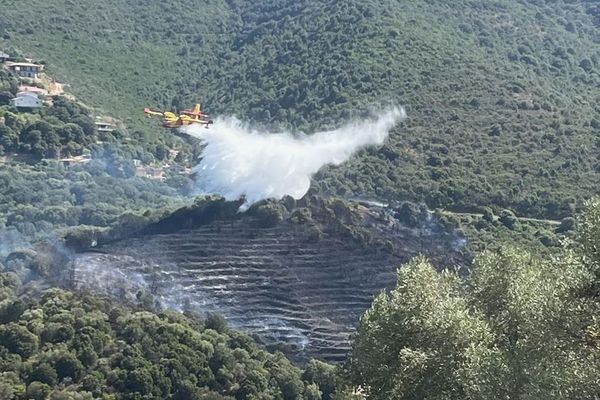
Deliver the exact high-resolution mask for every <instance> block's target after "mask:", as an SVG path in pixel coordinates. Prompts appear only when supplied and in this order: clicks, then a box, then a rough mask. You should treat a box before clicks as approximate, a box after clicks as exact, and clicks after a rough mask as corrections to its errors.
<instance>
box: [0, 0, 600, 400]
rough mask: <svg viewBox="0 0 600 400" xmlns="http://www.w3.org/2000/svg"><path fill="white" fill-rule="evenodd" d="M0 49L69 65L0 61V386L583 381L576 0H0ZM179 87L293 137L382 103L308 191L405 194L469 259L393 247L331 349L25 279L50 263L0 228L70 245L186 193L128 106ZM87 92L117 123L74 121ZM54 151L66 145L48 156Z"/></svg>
mask: <svg viewBox="0 0 600 400" xmlns="http://www.w3.org/2000/svg"><path fill="white" fill-rule="evenodd" d="M0 52H6V53H7V54H8V55H9V56H10V57H11V58H12V59H13V60H24V59H25V57H31V58H32V59H33V60H35V62H38V63H40V64H42V65H44V68H45V72H46V73H47V74H48V75H49V76H52V77H53V78H56V79H58V80H59V81H61V82H64V83H68V85H69V88H68V94H67V95H66V96H54V97H53V98H52V99H51V104H46V105H44V106H42V107H41V108H39V109H32V110H23V109H17V108H15V107H13V106H11V105H10V103H11V99H13V98H14V97H15V96H16V94H17V92H18V86H19V80H18V79H17V77H16V76H15V75H14V74H11V73H9V72H8V71H6V70H5V69H4V68H0V398H2V399H15V400H21V399H52V400H59V399H73V400H74V399H103V400H109V399H115V400H117V399H135V400H138V399H173V400H175V399H178V400H179V399H181V400H183V399H240V400H241V399H249V400H250V399H255V400H256V399H265V400H266V399H285V400H287V399H305V400H309V399H315V400H317V399H322V400H328V399H329V400H343V399H356V400H358V399H365V398H368V399H381V400H384V399H406V400H409V399H436V400H437V399H439V400H453V399H456V400H458V399H473V400H475V399H478V400H479V399H481V400H483V399H492V398H503V399H517V398H518V399H531V400H533V399H542V398H543V399H557V400H558V399H573V400H575V399H594V398H597V397H598V394H599V393H600V322H599V320H598V315H599V312H600V300H599V298H600V254H599V253H598V249H599V248H600V243H599V242H598V240H599V239H598V238H600V201H599V200H598V199H596V196H597V195H598V189H597V188H598V187H600V158H599V156H598V152H599V150H600V5H598V4H597V1H596V0H579V1H572V0H491V1H485V2H477V1H472V0H456V1H453V2H449V1H443V0H404V1H389V0H368V1H364V0H363V1H358V0H348V1H343V2H327V1H291V0H268V1H261V2H258V1H254V0H251V1H240V0H207V1H205V2H202V3H198V2H189V1H181V0H174V1H170V2H163V1H157V0H148V1H145V2H139V1H134V0H95V1H92V0H81V1H75V0H3V1H2V4H1V5H0ZM197 102H199V103H202V106H203V110H205V111H207V112H209V113H211V116H215V117H219V116H236V117H238V118H240V119H241V120H242V121H245V122H247V123H249V124H251V125H252V126H253V127H255V128H256V129H258V130H264V131H265V132H279V131H290V132H294V133H297V132H305V133H308V134H310V133H312V132H315V131H322V130H326V129H331V128H334V127H337V126H339V125H341V124H343V123H346V122H348V121H352V120H358V119H362V118H366V117H369V116H373V115H375V114H377V113H378V112H379V111H380V110H382V109H384V108H385V107H388V106H390V105H399V106H402V107H404V108H405V109H406V111H407V115H408V117H407V119H405V120H404V121H402V122H401V123H399V124H398V125H397V126H396V127H395V128H394V129H393V130H392V131H391V134H390V137H389V139H388V140H387V141H386V143H385V144H384V145H383V146H381V147H369V148H365V149H362V150H360V151H359V152H358V153H357V154H356V155H355V156H354V157H352V158H351V159H350V160H349V161H348V162H346V163H344V164H342V165H339V166H326V167H324V168H322V169H321V170H320V171H319V172H318V173H317V174H316V175H315V176H314V177H313V180H312V185H311V191H310V195H311V196H312V195H319V196H324V197H327V196H331V197H334V198H340V199H343V200H342V201H340V204H343V201H346V200H350V199H356V198H363V199H374V200H378V201H382V202H386V203H389V204H391V205H393V206H394V207H396V209H397V210H398V212H397V217H398V218H399V219H400V220H401V221H402V222H403V223H405V224H406V225H407V226H410V225H411V223H414V222H415V219H416V218H417V216H418V215H419V213H420V212H421V210H422V209H423V208H424V207H428V208H429V209H431V210H435V213H434V216H435V218H436V220H437V221H439V222H440V223H441V224H442V225H443V226H445V227H446V228H447V229H449V230H456V229H458V230H459V231H460V232H462V233H465V234H466V235H467V237H468V239H469V248H470V250H474V251H476V255H475V256H474V260H473V262H472V264H470V265H469V266H468V268H466V271H467V272H466V273H465V270H464V269H463V270H460V271H454V270H444V271H441V272H440V271H439V267H438V266H437V265H433V264H432V263H431V262H430V261H428V260H427V259H425V258H423V257H420V258H417V259H414V260H413V261H411V262H409V263H408V264H406V265H402V266H401V265H398V273H397V283H396V286H395V288H394V289H393V290H391V291H389V292H382V293H381V294H380V295H378V296H377V297H376V298H375V299H374V300H373V304H372V306H371V308H370V309H369V310H367V311H366V313H365V314H364V316H363V317H362V319H361V321H360V324H359V326H358V328H357V332H356V334H355V335H354V337H353V338H352V352H351V354H350V355H349V356H348V359H347V361H346V362H345V363H342V364H340V365H336V366H333V365H329V364H326V363H324V362H321V361H319V360H311V361H309V362H308V363H306V364H304V365H295V364H293V363H292V362H291V361H290V360H289V359H287V358H286V357H285V356H284V355H283V354H282V353H276V352H275V353H273V352H268V351H266V350H265V349H264V346H263V345H262V344H261V343H260V342H259V341H258V342H257V341H256V338H254V337H250V336H247V335H245V334H243V333H240V332H237V331H235V330H233V329H231V328H229V327H228V326H227V322H226V321H225V320H224V319H223V318H222V317H220V316H218V315H196V314H194V313H190V312H186V313H178V312H175V311H162V312H160V311H157V310H156V309H154V308H153V307H152V306H151V305H149V304H148V303H147V301H145V299H144V296H143V294H141V293H139V295H138V296H137V299H138V302H137V303H134V304H124V303H121V302H119V301H117V300H116V299H114V298H106V297H103V296H101V295H98V294H92V293H86V292H77V291H72V290H69V289H68V288H62V289H58V288H52V287H51V285H48V284H45V283H44V284H42V283H39V282H29V280H28V277H31V276H36V277H38V278H39V277H43V278H49V277H51V276H53V274H55V273H56V274H60V273H64V271H65V270H66V269H67V268H68V266H67V265H66V261H64V260H63V261H56V260H54V261H53V263H52V265H51V266H50V265H47V264H46V263H45V262H41V261H40V260H34V259H33V258H31V257H29V256H28V254H29V253H27V251H26V250H25V251H23V248H28V247H31V246H32V245H36V244H37V245H39V243H40V241H42V240H46V241H48V240H50V241H53V240H58V241H59V242H60V241H62V240H63V239H64V238H65V237H66V239H67V242H69V241H70V243H71V244H73V246H74V247H77V246H81V247H82V248H85V247H87V245H89V244H90V243H91V240H90V237H92V236H93V235H92V233H94V234H96V233H97V232H104V233H105V234H106V236H105V238H106V240H112V239H114V238H118V237H120V236H122V235H127V234H129V233H131V232H133V231H135V230H136V229H138V228H142V227H147V226H148V224H150V223H152V222H155V221H158V220H160V219H161V218H166V219H167V220H169V218H174V220H175V221H178V220H177V216H178V212H177V211H176V210H178V209H179V210H180V211H181V210H183V209H182V208H181V207H189V206H190V204H192V203H194V201H195V203H194V204H205V203H203V202H206V204H209V206H207V209H210V205H211V204H212V203H211V201H212V200H211V198H208V199H202V198H199V199H194V198H193V197H192V196H191V195H190V183H191V182H192V177H191V176H189V174H186V173H184V172H183V171H184V169H185V168H189V167H191V166H193V165H194V164H195V163H196V160H197V158H198V157H199V156H200V154H201V148H200V147H199V146H198V143H196V142H193V141H191V140H189V139H182V138H181V137H178V136H176V135H171V134H170V133H167V132H165V131H164V130H162V129H161V128H160V127H159V126H158V125H157V124H155V123H154V122H156V121H149V120H147V119H145V118H144V115H143V112H142V110H143V108H144V107H153V108H163V109H170V110H177V111H179V110H182V109H185V108H188V107H189V106H190V105H192V104H194V103H197ZM101 115H108V116H111V117H113V118H115V119H116V120H118V121H120V124H119V127H118V129H116V130H114V131H112V132H110V133H106V132H99V131H98V129H97V127H96V126H95V124H94V121H95V118H96V117H97V116H101ZM175 154H176V155H175ZM72 156H85V157H88V158H89V162H87V163H85V164H82V165H76V166H67V165H65V164H63V163H62V162H61V161H60V159H61V158H63V157H72ZM139 164H142V165H143V166H152V167H155V168H159V169H161V171H163V172H164V175H165V179H163V180H154V179H148V178H145V177H141V176H137V174H136V167H137V166H138V165H139ZM217 202H218V201H217ZM269 207H271V208H269ZM281 207H283V205H281V204H279V203H268V204H267V205H266V206H264V207H262V208H260V207H259V211H260V212H257V211H256V210H254V211H253V212H257V215H259V216H260V215H262V214H261V212H263V213H264V214H265V215H263V217H265V219H266V220H268V221H271V220H272V219H275V220H277V215H276V211H277V209H279V208H281ZM265 210H266V211H265ZM298 215H299V213H298ZM298 215H296V216H297V217H298ZM332 215H333V216H334V217H335V216H336V214H335V212H334V213H332ZM300 217H301V215H300ZM359 233H361V232H359ZM94 237H95V236H94ZM367 244H368V243H367ZM16 250H19V251H16ZM15 251H16V252H15ZM40 262H41V263H40ZM24 271H25V272H24Z"/></svg>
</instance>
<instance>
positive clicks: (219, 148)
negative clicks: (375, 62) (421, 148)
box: [183, 107, 405, 204]
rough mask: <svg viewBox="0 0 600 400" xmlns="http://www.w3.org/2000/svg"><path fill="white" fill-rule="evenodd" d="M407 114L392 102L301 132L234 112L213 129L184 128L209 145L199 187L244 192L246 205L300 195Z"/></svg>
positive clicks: (234, 195) (229, 195) (229, 194)
mask: <svg viewBox="0 0 600 400" xmlns="http://www.w3.org/2000/svg"><path fill="white" fill-rule="evenodd" d="M404 116H405V112H404V109H402V108H398V107H394V108H391V109H388V110H386V111H384V112H381V113H379V114H378V115H377V116H376V117H375V118H371V119H363V120H356V121H353V122H350V123H347V124H345V125H343V126H342V127H340V128H338V129H335V130H331V131H324V132H317V133H314V134H312V135H301V136H298V135H292V134H290V133H285V132H284V133H267V132H259V131H257V130H255V129H252V128H251V127H249V126H248V125H247V124H244V123H242V122H241V121H239V120H238V119H236V118H233V117H225V118H218V119H216V120H215V123H214V124H213V125H211V126H210V129H205V128H204V127H201V126H191V127H187V128H185V129H184V130H183V132H184V133H186V134H188V135H190V136H193V137H196V138H199V139H201V140H203V141H204V142H205V144H206V147H205V148H204V150H203V152H202V155H201V160H200V162H199V164H198V165H196V166H195V167H194V172H195V174H196V175H195V176H196V178H195V179H196V181H195V191H196V193H197V194H200V193H205V194H209V193H210V194H220V195H222V196H223V197H225V198H226V199H228V200H236V199H239V198H240V197H241V196H245V198H246V201H247V204H252V203H255V202H257V201H259V200H262V199H266V198H276V199H280V198H282V197H283V196H285V195H289V196H292V197H293V198H295V199H299V198H301V197H302V196H304V195H305V194H306V192H307V191H308V189H309V187H310V178H311V176H312V175H313V174H314V173H316V172H317V171H318V170H319V169H320V168H321V167H322V166H324V165H326V164H334V165H339V164H341V163H343V162H344V161H346V160H348V158H350V156H352V154H353V153H354V152H356V151H357V150H358V149H360V148H361V147H364V146H368V145H381V144H383V142H384V141H385V139H386V138H387V136H388V134H389V131H390V130H391V129H392V128H393V127H394V125H395V124H396V123H398V122H399V121H400V120H401V119H402V118H404Z"/></svg>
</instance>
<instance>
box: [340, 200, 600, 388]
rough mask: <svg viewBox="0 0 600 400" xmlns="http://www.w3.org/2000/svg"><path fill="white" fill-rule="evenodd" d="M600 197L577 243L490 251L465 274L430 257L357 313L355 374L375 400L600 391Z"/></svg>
mask: <svg viewBox="0 0 600 400" xmlns="http://www.w3.org/2000/svg"><path fill="white" fill-rule="evenodd" d="M599 228H600V201H598V200H597V201H595V202H593V203H590V204H589V206H588V210H587V212H586V214H585V215H584V216H583V217H582V218H581V221H580V229H579V231H578V233H577V235H576V238H577V239H576V241H575V242H574V243H573V245H572V246H571V247H572V248H571V249H564V248H563V249H562V251H561V254H560V256H558V257H547V258H540V257H538V256H535V255H532V254H531V253H529V252H527V251H523V250H518V249H515V248H511V247H507V248H504V249H502V250H501V251H499V252H485V253H483V254H481V255H479V256H478V257H477V258H476V259H475V262H474V263H473V266H472V269H471V273H470V275H469V276H468V277H466V278H461V277H459V276H458V275H457V274H456V273H454V272H448V271H446V272H443V273H438V272H436V271H435V269H434V268H433V266H432V265H431V264H430V263H429V262H427V261H426V260H424V259H416V260H413V261H412V262H411V263H409V264H408V265H405V266H403V267H402V268H401V269H400V270H399V271H398V283H397V286H396V288H395V289H394V290H392V292H391V293H382V294H381V295H379V296H378V297H377V298H376V299H375V300H374V302H373V305H372V307H371V309H370V310H368V311H367V313H366V314H365V315H364V317H363V319H362V320H361V323H360V327H359V331H358V335H357V337H356V340H355V342H354V345H353V355H352V359H351V362H350V368H349V370H350V376H351V381H352V382H353V384H354V385H357V386H358V385H360V386H361V387H363V388H365V389H366V391H367V394H368V396H369V398H370V399H390V398H394V399H417V398H418V399H421V398H428V399H490V398H523V399H538V398H544V399H584V398H594V397H595V396H596V395H597V393H598V390H599V389H600V366H599V365H598V362H597V361H598V359H599V357H600V340H599V339H600V335H599V332H600V330H599V329H600V326H599V325H598V319H597V315H598V311H600V302H599V298H598V293H599V291H598V288H599V287H600V286H599V284H600V279H599V278H600V273H599V271H600V268H599V267H598V265H599V264H598V261H599V260H600V257H599V255H598V248H599V244H600V243H599V242H598V240H599V237H600V236H599V235H598V229H599Z"/></svg>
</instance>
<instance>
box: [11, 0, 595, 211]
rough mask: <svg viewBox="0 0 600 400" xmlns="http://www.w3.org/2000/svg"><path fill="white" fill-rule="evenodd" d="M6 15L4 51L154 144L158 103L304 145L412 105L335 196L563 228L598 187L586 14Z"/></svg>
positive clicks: (332, 174) (299, 7)
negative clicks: (27, 59) (284, 133)
mask: <svg viewBox="0 0 600 400" xmlns="http://www.w3.org/2000/svg"><path fill="white" fill-rule="evenodd" d="M32 9H35V10H36V18H35V19H32V18H30V15H29V11H28V10H32ZM0 18H1V21H0V22H1V24H0V26H2V27H3V32H2V37H3V39H2V40H1V41H0V45H1V46H3V47H7V48H8V47H11V46H15V47H18V48H19V49H21V50H22V51H25V52H27V53H29V54H32V55H34V56H36V57H38V58H42V59H44V60H46V61H47V63H48V67H49V70H51V71H53V72H55V73H56V74H57V75H58V76H60V77H61V78H63V79H65V80H67V81H68V82H69V83H71V84H72V87H73V91H74V92H75V93H76V94H78V95H79V96H80V97H81V98H82V99H83V100H84V101H85V102H86V103H88V104H90V105H93V106H97V107H101V108H103V109H104V110H106V111H108V112H110V113H113V114H114V115H116V116H118V117H121V118H123V119H124V120H125V121H126V122H128V123H130V124H131V125H132V126H139V127H143V129H144V130H146V131H147V132H148V133H149V136H150V137H151V136H152V135H154V136H155V135H157V134H158V130H156V129H154V130H152V128H150V127H149V125H145V123H143V122H139V121H140V119H141V117H138V115H139V110H140V109H141V108H142V107H143V106H144V105H149V104H150V105H156V106H164V107H177V108H182V107H183V106H184V105H187V104H189V103H190V102H192V101H194V100H199V101H202V102H203V103H204V104H206V108H207V110H208V111H211V112H215V113H217V114H222V115H230V114H235V115H238V116H239V117H241V118H243V119H247V120H252V121H255V122H257V123H259V124H260V125H266V126H278V127H289V128H292V129H304V130H309V131H310V130H314V129H316V128H317V127H323V126H331V125H333V124H336V123H337V122H339V121H341V120H344V119H348V118H351V117H353V116H360V115H362V114H361V113H363V112H365V111H368V110H369V109H371V108H372V107H374V106H377V105H379V104H385V103H388V102H395V103H400V104H403V105H405V106H406V108H407V111H408V115H409V119H408V120H407V121H406V122H405V123H404V124H402V125H401V126H399V127H398V128H397V129H396V130H394V132H393V133H392V136H391V138H390V140H389V143H388V144H387V145H386V146H385V147H384V148H383V149H380V150H365V151H363V152H361V153H360V155H359V156H358V157H356V158H355V159H354V160H353V161H352V162H350V163H349V164H347V165H344V166H342V167H339V168H330V169H328V170H326V171H323V172H322V173H321V174H320V175H319V176H318V177H317V179H316V181H317V185H318V187H319V188H320V189H321V190H322V191H323V192H327V193H338V194H342V195H352V194H354V195H372V196H377V197H379V198H387V199H397V198H402V199H409V200H418V201H426V202H427V204H428V205H429V206H430V207H439V206H442V207H447V208H451V209H454V210H457V211H476V210H477V209H479V208H480V207H482V206H488V205H489V206H492V207H494V208H496V209H498V210H500V209H502V208H511V209H513V210H514V211H516V212H517V213H518V214H519V215H523V216H531V217H544V218H561V217H564V216H567V215H570V214H572V212H573V210H574V209H577V208H579V207H580V205H581V202H582V200H583V199H585V198H587V197H589V196H590V195H591V194H593V193H595V192H596V188H597V187H598V183H600V182H599V178H600V175H599V174H598V172H597V169H598V166H597V160H596V156H595V153H596V151H597V143H596V139H595V134H597V133H598V129H600V122H599V121H600V117H599V116H598V112H599V110H598V108H597V105H596V104H598V91H597V87H598V85H599V84H600V75H599V70H600V66H599V65H598V63H599V57H600V44H599V41H600V38H599V33H598V8H597V6H596V5H595V2H594V1H591V0H590V1H580V2H576V3H570V2H563V1H524V0H523V1H518V0H497V1H493V2H486V3H485V4H474V3H472V2H470V1H457V2H453V3H452V6H451V7H450V6H448V5H447V3H446V2H443V1H433V2H428V1H424V0H412V1H406V2H402V4H397V3H395V2H389V1H384V0H379V1H370V2H364V1H357V0H353V1H348V2H343V3H331V2H293V1H287V0H280V1H270V2H266V3H265V2H253V1H251V2H237V1H233V0H232V1H210V2H206V3H205V4H202V5H201V6H199V7H189V3H188V2H184V1H174V2H170V3H169V4H168V5H167V4H165V3H163V2H158V1H147V2H144V3H143V4H142V3H139V2H135V1H128V0H111V1H108V0H101V1H95V2H91V0H86V1H80V2H73V1H63V0H50V1H42V0H29V1H12V0H9V1H8V2H5V5H4V6H3V15H2V16H1V17H0Z"/></svg>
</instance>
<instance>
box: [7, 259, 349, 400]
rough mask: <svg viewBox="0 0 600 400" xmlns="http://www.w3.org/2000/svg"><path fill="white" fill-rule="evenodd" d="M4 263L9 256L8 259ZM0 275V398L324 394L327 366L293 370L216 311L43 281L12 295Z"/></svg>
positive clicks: (332, 389) (12, 286)
mask: <svg viewBox="0 0 600 400" xmlns="http://www.w3.org/2000/svg"><path fill="white" fill-rule="evenodd" d="M9 268H10V265H9ZM18 289H19V280H18V278H17V277H16V275H14V274H12V273H1V274H0V365H1V368H0V370H1V371H2V372H1V373H0V397H1V398H2V399H6V400H11V399H52V400H59V399H82V400H83V399H107V400H108V399H173V400H193V399H215V400H217V399H221V400H226V399H265V400H267V399H281V400H285V399H289V400H293V399H306V400H317V399H331V398H333V397H331V396H333V395H334V394H336V392H337V391H340V393H337V395H336V396H338V397H336V398H338V399H342V398H348V397H343V396H344V395H343V391H341V390H340V389H338V388H341V387H342V386H341V384H340V382H339V379H338V378H337V375H336V372H335V369H334V367H332V366H329V365H327V364H324V363H321V362H319V361H311V362H310V364H309V365H308V366H307V368H306V370H305V371H304V372H303V371H301V370H300V369H298V368H297V367H294V366H293V365H292V364H291V363H290V361H288V360H287V359H286V358H285V357H284V356H283V355H282V354H281V353H276V354H270V353H267V352H265V351H264V350H261V349H260V348H259V347H258V346H257V344H256V343H255V342H254V341H253V340H252V339H251V338H250V337H248V336H246V335H244V334H241V333H238V332H235V331H232V330H230V329H228V328H227V326H226V324H225V323H224V321H223V319H222V318H220V317H218V316H215V315H209V316H208V317H207V318H206V319H200V318H198V317H197V316H194V315H182V314H180V313H177V312H163V313H160V314H154V313H151V312H148V311H143V310H140V309H131V308H126V307H123V306H118V305H115V304H114V303H111V302H109V301H107V300H104V299H101V298H98V297H94V296H91V295H85V294H74V293H71V292H67V291H63V290H59V289H51V290H48V291H46V292H44V293H43V294H42V295H41V297H40V299H39V300H33V299H32V298H26V299H25V298H18V297H17V296H16V291H17V290H18Z"/></svg>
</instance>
